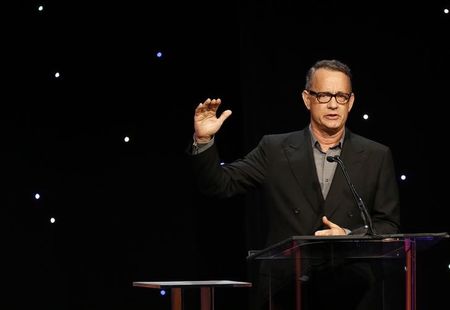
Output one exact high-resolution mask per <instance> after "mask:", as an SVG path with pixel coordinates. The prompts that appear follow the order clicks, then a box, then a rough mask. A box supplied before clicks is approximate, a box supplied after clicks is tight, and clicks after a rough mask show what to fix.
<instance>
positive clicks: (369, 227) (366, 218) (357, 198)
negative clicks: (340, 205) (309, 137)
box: [327, 155, 375, 236]
mask: <svg viewBox="0 0 450 310" xmlns="http://www.w3.org/2000/svg"><path fill="white" fill-rule="evenodd" d="M327 161H329V162H330V163H331V162H336V163H338V165H339V167H341V170H342V173H343V174H344V177H345V180H346V181H347V184H348V186H349V187H350V190H351V192H352V195H353V198H354V199H355V202H356V205H357V206H358V208H359V211H360V212H361V217H362V220H363V222H364V228H365V229H366V231H367V234H369V235H371V236H374V235H375V230H374V228H373V224H372V219H371V217H370V214H369V212H368V211H367V208H366V206H365V204H364V202H363V200H362V198H361V196H359V195H358V193H357V192H356V189H355V186H353V183H352V182H351V181H350V177H349V176H348V173H347V169H345V165H344V163H343V162H342V159H341V158H340V157H339V155H335V156H327Z"/></svg>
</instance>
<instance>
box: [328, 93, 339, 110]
mask: <svg viewBox="0 0 450 310" xmlns="http://www.w3.org/2000/svg"><path fill="white" fill-rule="evenodd" d="M338 106H339V104H338V102H337V101H336V96H333V97H332V98H331V100H330V101H328V103H327V107H328V108H330V109H337V107H338Z"/></svg>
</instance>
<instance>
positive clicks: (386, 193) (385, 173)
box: [372, 149, 400, 234]
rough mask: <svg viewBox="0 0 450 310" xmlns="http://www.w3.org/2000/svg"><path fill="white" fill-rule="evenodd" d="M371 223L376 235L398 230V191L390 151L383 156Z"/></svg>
mask: <svg viewBox="0 0 450 310" xmlns="http://www.w3.org/2000/svg"><path fill="white" fill-rule="evenodd" d="M372 221H373V225H374V228H375V231H376V232H377V233H378V234H391V233H398V232H399V230H400V228H399V227H400V202H399V191H398V183H397V178H396V174H395V168H394V161H393V158H392V153H391V151H390V149H387V150H386V152H385V153H384V156H383V160H382V166H381V169H380V175H379V178H378V184H377V190H376V194H375V200H374V207H373V210H372Z"/></svg>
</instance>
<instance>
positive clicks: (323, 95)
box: [306, 89, 352, 104]
mask: <svg viewBox="0 0 450 310" xmlns="http://www.w3.org/2000/svg"><path fill="white" fill-rule="evenodd" d="M306 91H307V92H308V93H309V94H310V95H311V96H314V97H316V99H317V101H319V103H328V102H330V101H331V98H333V97H334V98H335V99H336V102H337V103H339V104H346V103H347V102H348V101H349V100H350V97H351V96H352V94H351V93H350V94H347V93H343V92H337V93H335V94H332V93H329V92H315V91H312V90H309V89H307V90H306Z"/></svg>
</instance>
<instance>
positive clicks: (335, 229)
mask: <svg viewBox="0 0 450 310" xmlns="http://www.w3.org/2000/svg"><path fill="white" fill-rule="evenodd" d="M322 222H323V224H324V225H325V226H327V227H328V229H323V230H318V231H316V232H315V233H314V235H315V236H336V235H345V234H346V232H345V230H344V229H343V228H341V226H339V225H337V224H335V223H333V222H332V221H330V220H329V219H328V218H327V217H326V216H323V217H322Z"/></svg>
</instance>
